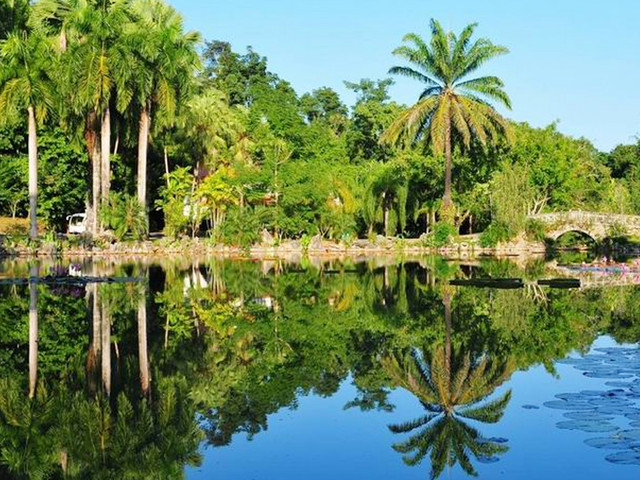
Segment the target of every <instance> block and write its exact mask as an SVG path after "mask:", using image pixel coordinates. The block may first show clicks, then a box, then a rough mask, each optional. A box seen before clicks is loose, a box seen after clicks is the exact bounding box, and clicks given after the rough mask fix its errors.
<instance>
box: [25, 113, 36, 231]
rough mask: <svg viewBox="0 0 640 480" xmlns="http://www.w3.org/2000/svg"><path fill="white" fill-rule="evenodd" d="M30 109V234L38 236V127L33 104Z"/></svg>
mask: <svg viewBox="0 0 640 480" xmlns="http://www.w3.org/2000/svg"><path fill="white" fill-rule="evenodd" d="M27 110H28V111H29V225H30V226H29V236H30V237H31V239H35V238H37V237H38V222H37V218H36V215H37V211H36V209H37V207H38V132H37V129H36V115H35V110H34V108H33V106H32V105H29V108H28V109H27Z"/></svg>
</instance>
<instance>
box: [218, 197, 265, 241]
mask: <svg viewBox="0 0 640 480" xmlns="http://www.w3.org/2000/svg"><path fill="white" fill-rule="evenodd" d="M268 213H269V212H268V211H267V210H266V209H264V208H256V209H243V208H240V207H238V206H233V207H231V208H230V209H229V211H228V213H227V215H226V218H225V220H224V223H223V224H222V227H221V230H220V237H221V240H222V242H223V243H224V244H225V245H233V246H237V247H243V248H248V247H251V246H252V245H254V244H256V243H259V242H260V232H261V231H262V229H263V228H264V225H265V224H266V223H267V219H268Z"/></svg>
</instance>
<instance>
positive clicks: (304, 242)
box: [300, 233, 311, 251]
mask: <svg viewBox="0 0 640 480" xmlns="http://www.w3.org/2000/svg"><path fill="white" fill-rule="evenodd" d="M310 244H311V237H310V236H309V235H307V234H306V233H305V234H304V235H302V237H301V238H300V246H301V247H302V249H303V250H304V251H307V250H308V249H309V245H310Z"/></svg>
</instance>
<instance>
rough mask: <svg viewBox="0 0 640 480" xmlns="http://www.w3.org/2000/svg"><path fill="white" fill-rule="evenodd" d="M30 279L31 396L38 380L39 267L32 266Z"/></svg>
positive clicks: (33, 394)
mask: <svg viewBox="0 0 640 480" xmlns="http://www.w3.org/2000/svg"><path fill="white" fill-rule="evenodd" d="M30 270H31V273H30V277H31V278H30V281H29V398H30V399H32V398H33V397H34V396H35V394H36V382H37V380H38V284H37V283H36V281H37V277H38V267H37V266H36V265H34V266H32V267H31V269H30Z"/></svg>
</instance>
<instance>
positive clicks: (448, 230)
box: [426, 222, 458, 248]
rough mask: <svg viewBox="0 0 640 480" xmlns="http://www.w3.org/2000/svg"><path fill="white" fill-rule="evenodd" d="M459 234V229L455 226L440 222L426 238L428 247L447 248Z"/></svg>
mask: <svg viewBox="0 0 640 480" xmlns="http://www.w3.org/2000/svg"><path fill="white" fill-rule="evenodd" d="M457 234H458V229H457V228H456V227H455V226H454V225H452V224H450V223H447V222H438V223H436V224H435V226H434V227H433V231H432V232H431V233H430V234H429V235H428V236H427V237H426V242H427V246H430V247H438V248H439V247H445V246H447V245H450V244H451V242H452V241H453V239H454V238H455V236H456V235H457Z"/></svg>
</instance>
